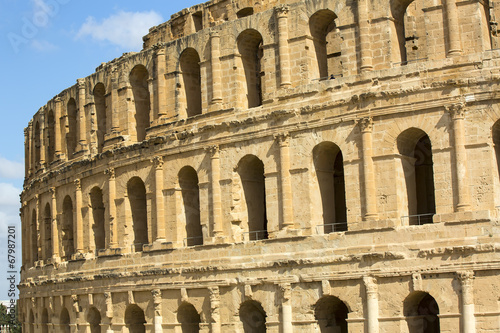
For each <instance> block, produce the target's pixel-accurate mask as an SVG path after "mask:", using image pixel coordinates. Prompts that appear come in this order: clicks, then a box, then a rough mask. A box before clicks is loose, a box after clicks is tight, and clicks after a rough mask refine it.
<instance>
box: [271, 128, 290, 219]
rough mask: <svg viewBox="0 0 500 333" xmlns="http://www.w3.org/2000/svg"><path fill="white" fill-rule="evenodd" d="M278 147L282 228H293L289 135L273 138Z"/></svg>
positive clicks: (279, 135) (283, 134) (284, 134)
mask: <svg viewBox="0 0 500 333" xmlns="http://www.w3.org/2000/svg"><path fill="white" fill-rule="evenodd" d="M275 139H276V140H277V141H278V145H279V148H280V150H279V154H280V166H279V170H280V180H281V186H280V191H281V201H282V203H281V206H282V209H283V210H282V213H281V217H282V227H283V228H284V229H286V228H293V227H294V222H293V198H292V180H291V177H290V135H289V134H288V133H282V134H278V135H276V136H275Z"/></svg>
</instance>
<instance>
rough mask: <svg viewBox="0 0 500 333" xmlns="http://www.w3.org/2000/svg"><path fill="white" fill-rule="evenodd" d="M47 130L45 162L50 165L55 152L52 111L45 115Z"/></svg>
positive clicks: (54, 122) (54, 120)
mask: <svg viewBox="0 0 500 333" xmlns="http://www.w3.org/2000/svg"><path fill="white" fill-rule="evenodd" d="M47 130H48V132H47V143H48V144H47V161H48V162H49V163H51V162H52V161H54V156H55V151H56V119H55V117H54V111H52V110H49V113H48V114H47Z"/></svg>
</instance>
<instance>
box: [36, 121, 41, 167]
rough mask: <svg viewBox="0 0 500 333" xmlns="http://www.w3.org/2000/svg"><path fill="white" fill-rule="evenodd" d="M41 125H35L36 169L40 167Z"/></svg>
mask: <svg viewBox="0 0 500 333" xmlns="http://www.w3.org/2000/svg"><path fill="white" fill-rule="evenodd" d="M40 149H41V142H40V123H39V122H38V121H37V122H36V124H35V168H38V167H40V159H41V157H40Z"/></svg>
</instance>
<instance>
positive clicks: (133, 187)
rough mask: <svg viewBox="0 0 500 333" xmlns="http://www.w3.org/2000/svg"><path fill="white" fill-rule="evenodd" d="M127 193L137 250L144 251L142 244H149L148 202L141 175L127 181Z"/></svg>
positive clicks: (134, 245)
mask: <svg viewBox="0 0 500 333" xmlns="http://www.w3.org/2000/svg"><path fill="white" fill-rule="evenodd" d="M127 195H128V200H129V203H130V211H131V214H132V226H133V229H134V244H133V247H134V249H135V251H142V246H143V245H144V244H148V212H147V202H146V187H145V186H144V182H143V181H142V179H141V178H139V177H133V178H131V179H130V180H129V181H128V183H127Z"/></svg>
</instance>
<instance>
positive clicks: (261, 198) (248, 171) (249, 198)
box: [237, 155, 268, 240]
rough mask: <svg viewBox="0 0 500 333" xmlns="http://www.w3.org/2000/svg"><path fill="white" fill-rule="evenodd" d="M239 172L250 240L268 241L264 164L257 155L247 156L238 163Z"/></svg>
mask: <svg viewBox="0 0 500 333" xmlns="http://www.w3.org/2000/svg"><path fill="white" fill-rule="evenodd" d="M237 172H238V174H239V176H240V180H241V185H242V187H243V195H244V198H245V200H244V204H245V206H246V212H247V223H248V232H249V239H250V240H258V239H267V237H268V234H267V214H266V185H265V176H264V163H262V161H261V160H260V159H259V158H257V157H256V156H255V155H246V156H244V157H243V158H242V159H241V160H240V162H239V163H238V167H237Z"/></svg>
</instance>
